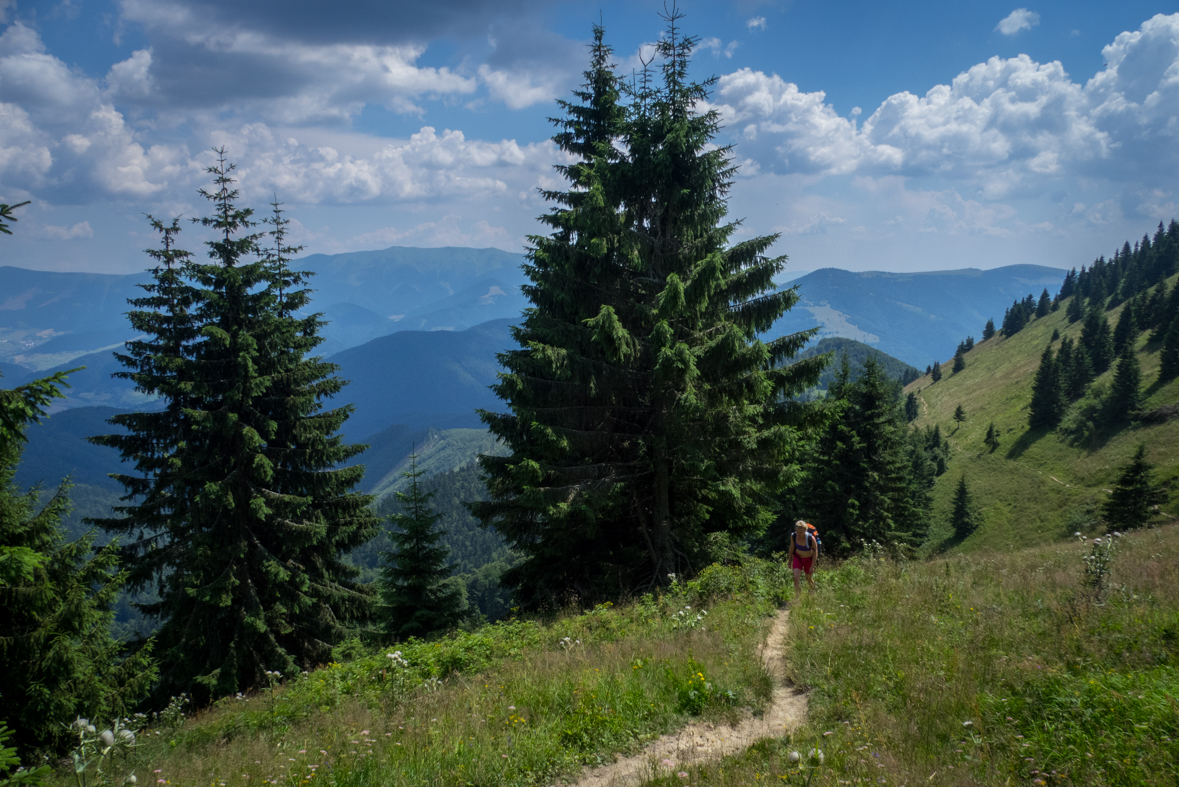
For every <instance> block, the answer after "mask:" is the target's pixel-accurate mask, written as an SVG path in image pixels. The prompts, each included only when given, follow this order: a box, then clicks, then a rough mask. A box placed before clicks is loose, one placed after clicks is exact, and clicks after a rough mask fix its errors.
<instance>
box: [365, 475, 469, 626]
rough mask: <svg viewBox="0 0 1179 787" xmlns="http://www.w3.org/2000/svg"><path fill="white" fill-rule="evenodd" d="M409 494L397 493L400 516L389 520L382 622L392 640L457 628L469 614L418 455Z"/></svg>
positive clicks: (384, 555) (381, 610)
mask: <svg viewBox="0 0 1179 787" xmlns="http://www.w3.org/2000/svg"><path fill="white" fill-rule="evenodd" d="M410 462H411V464H410V470H409V471H408V472H406V473H404V474H403V476H404V477H405V478H407V479H408V480H409V491H408V492H398V493H397V501H398V503H400V505H401V507H402V512H401V513H399V514H394V515H393V516H391V517H389V524H390V525H391V526H392V527H391V529H390V531H389V540H390V541H392V542H393V547H394V548H393V550H392V551H389V552H383V553H381V558H382V560H383V562H384V565H383V566H382V567H381V606H380V609H379V613H378V614H379V617H380V620H381V625H382V627H383V628H384V630H385V633H386V634H387V635H388V636H389V638H390V639H393V640H402V639H407V638H409V637H426V636H429V635H430V634H433V633H435V632H439V631H445V630H447V629H449V628H453V627H454V626H457V625H458V624H459V623H460V622H461V621H462V619H463V618H464V617H465V616H466V614H467V599H466V593H465V591H464V588H463V586H462V585H461V584H460V582H459V580H458V578H457V577H452V576H451V574H453V572H454V566H453V565H451V564H450V563H449V561H448V558H449V556H450V550H449V549H448V548H447V547H446V546H445V545H444V544H442V543H441V541H442V538H443V536H444V535H445V534H444V533H443V532H442V531H441V530H439V529H438V527H437V524H438V520H439V519H440V518H441V516H440V515H439V514H436V513H434V511H433V509H432V508H431V504H430V501H431V499H432V498H433V497H434V493H433V492H423V491H422V490H421V489H420V488H419V486H418V479H419V478H421V476H422V471H421V470H418V465H417V454H416V453H415V454H411V455H410Z"/></svg>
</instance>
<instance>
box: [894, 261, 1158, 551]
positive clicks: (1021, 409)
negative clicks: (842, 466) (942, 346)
mask: <svg viewBox="0 0 1179 787" xmlns="http://www.w3.org/2000/svg"><path fill="white" fill-rule="evenodd" d="M1177 278H1179V277H1174V276H1172V277H1171V278H1170V279H1169V280H1168V287H1169V288H1173V287H1174V286H1175V284H1176V279H1177ZM1069 300H1071V299H1065V300H1064V301H1062V302H1061V303H1060V308H1059V310H1057V311H1055V312H1052V313H1050V314H1048V315H1046V316H1044V317H1041V318H1038V319H1034V320H1032V321H1031V323H1030V324H1029V325H1028V326H1027V327H1026V328H1024V329H1023V330H1021V331H1019V332H1018V333H1016V334H1015V335H1013V336H1010V337H1004V336H1002V335H1001V334H996V335H995V336H994V337H993V338H991V339H989V340H987V341H983V342H978V343H977V344H975V346H974V348H973V349H972V350H970V351H969V352H968V353H966V356H965V358H966V368H965V369H963V370H962V371H960V372H958V373H957V374H951V373H950V372H949V369H950V366H951V364H950V362H949V361H946V362H943V369H944V377H943V378H942V379H941V380H940V381H939V382H937V383H933V382H932V380H931V378H930V376H929V375H925V376H922V377H921V378H919V379H917V380H915V381H914V382H912V383H910V384H909V385H908V386H907V387H906V389H905V391H906V393H908V392H917V393H918V396H919V399H920V401H921V415H920V416H919V417H918V419H917V421H916V422H915V423H916V425H917V426H919V427H925V426H932V425H933V424H935V423H936V424H939V425H940V426H941V429H942V432H943V434H945V435H946V436H947V438H948V439H949V442H950V444H951V446H952V448H953V451H954V458H953V461H952V462H951V464H950V469H949V471H948V472H947V473H946V474H945V475H944V476H942V477H941V478H940V479H939V481H938V483H937V486H936V488H935V491H934V516H933V520H934V523H935V525H934V530H933V531H932V533H931V538H930V542H931V545H932V546H934V547H936V546H937V545H938V544H940V543H942V542H943V541H944V539H946V538H947V537H948V536H949V533H950V530H949V526H948V525H947V524H946V523H947V519H948V516H949V508H950V501H951V498H952V496H953V494H954V491H955V488H956V486H957V484H958V482H959V479H960V478H961V477H962V475H963V474H965V476H966V480H967V483H968V485H969V487H970V489H971V492H972V493H973V494H974V498H975V503H976V505H977V506H978V507H979V510H980V513H981V515H982V524H981V526H980V527H979V529H978V530H977V531H976V532H975V533H974V534H972V535H971V536H970V537H968V538H967V539H966V540H965V541H964V542H963V543H962V544H961V545H960V546H959V547H958V548H961V549H963V550H977V549H984V548H985V549H996V550H1001V551H1004V550H1009V549H1013V548H1018V547H1019V546H1024V545H1030V544H1035V543H1042V542H1047V541H1052V540H1056V539H1060V538H1062V537H1064V536H1065V535H1071V534H1072V533H1073V532H1075V531H1078V530H1081V531H1084V530H1086V529H1087V528H1088V527H1089V526H1091V525H1092V524H1094V523H1095V521H1096V520H1097V518H1098V516H1099V507H1100V505H1101V504H1102V503H1103V502H1104V500H1105V499H1106V496H1107V494H1108V492H1107V490H1108V489H1109V488H1110V487H1111V486H1112V485H1113V484H1114V482H1115V480H1116V478H1117V476H1118V473H1119V469H1120V468H1121V467H1122V466H1123V465H1125V463H1126V462H1127V461H1128V460H1129V459H1130V457H1131V456H1132V455H1133V453H1134V452H1135V450H1136V449H1137V447H1138V445H1139V444H1145V446H1146V458H1147V461H1148V462H1150V463H1151V464H1153V465H1154V466H1155V474H1154V478H1155V481H1156V482H1161V481H1168V482H1170V485H1169V496H1170V497H1169V500H1168V502H1167V503H1166V504H1164V505H1163V506H1161V509H1162V515H1161V519H1162V520H1163V521H1167V520H1171V519H1174V518H1175V514H1176V508H1177V506H1176V503H1177V502H1179V485H1176V484H1175V483H1174V481H1175V480H1177V479H1179V420H1176V419H1170V420H1166V421H1164V422H1161V423H1159V422H1137V423H1135V424H1133V425H1131V426H1128V427H1126V428H1124V429H1121V430H1119V431H1116V432H1113V433H1111V434H1098V435H1097V436H1096V438H1095V439H1093V440H1090V441H1088V442H1087V443H1084V444H1080V443H1078V442H1077V441H1075V440H1074V439H1072V438H1071V437H1070V436H1069V435H1068V434H1067V433H1065V431H1064V430H1063V429H1058V430H1056V431H1045V430H1030V429H1029V428H1028V407H1029V404H1030V402H1031V395H1032V393H1031V392H1032V380H1033V377H1034V375H1035V373H1036V369H1037V368H1038V366H1039V363H1040V356H1041V354H1042V353H1043V351H1044V348H1045V347H1046V346H1047V345H1048V344H1049V342H1050V340H1051V339H1052V335H1053V332H1054V331H1059V332H1060V335H1061V338H1063V337H1072V338H1073V340H1074V341H1076V340H1077V339H1078V338H1079V336H1080V333H1081V322H1080V321H1078V322H1075V323H1073V324H1072V325H1069V323H1068V320H1067V318H1066V316H1065V314H1066V311H1067V306H1068V303H1069ZM1124 308H1125V305H1124V304H1123V305H1121V306H1118V307H1117V308H1115V309H1112V310H1110V311H1109V312H1108V313H1107V315H1106V316H1107V318H1108V319H1109V322H1110V325H1111V327H1113V326H1116V324H1117V320H1118V318H1119V316H1120V314H1121V312H1122V310H1123V309H1124ZM1149 338H1150V334H1149V332H1143V333H1140V334H1139V335H1138V338H1137V340H1136V344H1135V347H1136V350H1137V355H1138V360H1139V363H1140V364H1141V367H1142V380H1143V387H1144V393H1145V395H1146V411H1148V412H1149V411H1150V410H1153V409H1156V408H1159V407H1161V406H1163V405H1168V404H1174V403H1175V402H1179V380H1172V381H1171V382H1169V383H1167V384H1166V385H1162V386H1160V385H1158V384H1157V383H1156V380H1157V377H1158V369H1159V351H1160V345H1159V344H1158V343H1148V339H1149ZM1052 345H1053V347H1054V348H1059V346H1060V341H1059V340H1058V341H1055V342H1052ZM1112 378H1113V368H1112V367H1111V369H1110V371H1107V372H1106V373H1105V374H1103V375H1101V376H1099V377H1098V378H1097V379H1096V380H1095V381H1094V386H1103V385H1104V386H1107V387H1108V385H1109V384H1110V381H1111V380H1112ZM959 404H961V405H962V406H963V407H964V408H965V410H966V413H967V420H966V421H965V422H964V423H962V424H961V426H958V425H957V424H955V422H954V420H953V418H952V416H953V413H954V411H955V409H956V408H957V407H958V405H959ZM1073 407H1074V408H1075V407H1077V405H1073ZM1067 419H1068V416H1067V415H1066V421H1067ZM991 422H994V424H995V426H996V428H997V429H998V431H999V434H1000V439H1001V444H1000V446H999V447H998V449H997V450H996V451H994V452H993V453H992V452H991V451H990V450H989V449H988V448H987V446H986V445H984V443H983V438H984V436H985V435H986V431H987V427H988V425H989V424H990V423H991Z"/></svg>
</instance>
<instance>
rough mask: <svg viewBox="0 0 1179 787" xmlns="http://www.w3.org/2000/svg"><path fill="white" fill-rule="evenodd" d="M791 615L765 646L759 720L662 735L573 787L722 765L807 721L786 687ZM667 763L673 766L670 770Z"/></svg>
mask: <svg viewBox="0 0 1179 787" xmlns="http://www.w3.org/2000/svg"><path fill="white" fill-rule="evenodd" d="M789 615H790V613H789V612H788V611H787V610H784V609H783V610H779V611H778V614H777V615H776V616H775V617H774V623H773V626H772V627H771V628H770V633H769V636H768V637H766V641H765V643H763V644H762V646H761V658H762V663H763V664H765V668H766V672H768V673H769V674H770V676H771V677H772V678H773V679H774V693H773V695H772V697H771V699H770V705H769V707H767V708H766V710H765V713H764V714H763V715H762V716H761V717H760V718H757V717H754V716H753V715H752V714H747V715H746V717H745V718H744V719H743V720H742V721H741V722H739V723H738V724H737V725H736V726H732V727H730V726H728V725H726V724H711V723H706V722H694V723H692V724H689V725H688V726H686V727H684V728H683V729H681V730H679V731H678V732H674V733H671V734H669V735H664V736H662V737H660V738H659V739H658V740H656V741H654V742H652V743H651V745H649V746H648V747H647V748H646V749H644V750H643V751H641V752H639V753H638V754H635V755H632V756H630V757H626V758H624V759H621V760H618V761H616V762H613V763H611V764H610V765H603V766H601V767H599V768H587V769H586V770H585V771H583V772H582V774H581V777H580V778H579V779H577V781H575V782H572V783H571V784H572V787H632V786H633V785H637V784H641V783H642V782H644V781H646V780H648V779H650V778H652V777H655V776H659V775H667V773H668V772H669V771H670V772H673V773H674V772H678V771H680V770H683V769H684V768H686V767H687V766H690V765H697V764H699V763H703V762H708V761H710V760H719V759H720V758H722V757H727V756H728V755H730V754H736V753H737V752H740V751H744V750H745V749H747V748H748V747H749V746H752V745H753V744H754V743H756V742H757V741H759V740H762V739H764V738H780V737H782V736H783V735H785V734H786V733H788V732H791V731H793V730H794V729H795V728H797V727H798V725H800V724H801V723H802V722H803V721H805V720H806V695H805V694H804V693H802V692H800V691H797V690H795V689H793V688H792V687H790V686H787V685H786V680H785V667H784V665H783V663H782V661H783V657H784V655H785V644H786V625H787V621H788V620H789ZM667 762H670V763H671V764H670V765H668V764H667Z"/></svg>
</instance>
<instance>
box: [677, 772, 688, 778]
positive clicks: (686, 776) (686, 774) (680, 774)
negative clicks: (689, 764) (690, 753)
mask: <svg viewBox="0 0 1179 787" xmlns="http://www.w3.org/2000/svg"><path fill="white" fill-rule="evenodd" d="M676 776H678V777H680V778H681V779H686V778H688V772H687V771H680V772H679V773H677V774H676Z"/></svg>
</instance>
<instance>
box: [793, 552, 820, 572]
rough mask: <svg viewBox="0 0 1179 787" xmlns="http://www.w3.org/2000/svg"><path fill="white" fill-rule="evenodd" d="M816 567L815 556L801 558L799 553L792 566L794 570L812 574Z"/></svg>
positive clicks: (796, 554)
mask: <svg viewBox="0 0 1179 787" xmlns="http://www.w3.org/2000/svg"><path fill="white" fill-rule="evenodd" d="M814 565H815V558H814V556H811V557H799V556H798V553H797V552H796V553H794V565H793V566H792V568H801V569H802V570H803V571H805V572H806V573H808V574H810V573H811V572H812V571H814Z"/></svg>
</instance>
